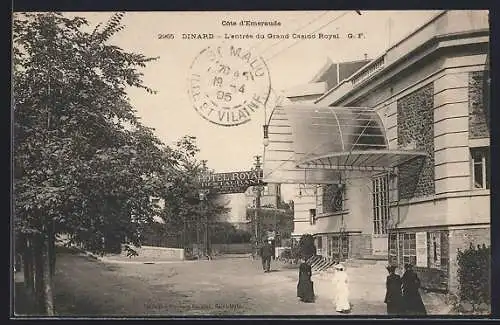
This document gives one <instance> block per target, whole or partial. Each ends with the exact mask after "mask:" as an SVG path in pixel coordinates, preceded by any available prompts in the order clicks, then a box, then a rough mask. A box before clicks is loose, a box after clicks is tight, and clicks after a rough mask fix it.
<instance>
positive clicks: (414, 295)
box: [401, 264, 427, 315]
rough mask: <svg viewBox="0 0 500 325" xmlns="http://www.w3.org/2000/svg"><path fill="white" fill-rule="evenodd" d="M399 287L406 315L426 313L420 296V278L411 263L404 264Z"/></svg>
mask: <svg viewBox="0 0 500 325" xmlns="http://www.w3.org/2000/svg"><path fill="white" fill-rule="evenodd" d="M401 288H402V293H403V299H402V301H403V308H404V312H405V314H407V315H426V314H427V311H426V310H425V306H424V302H423V301H422V297H420V292H418V289H419V288H420V279H419V278H418V276H417V274H416V273H415V272H414V271H413V266H412V265H411V264H406V265H405V273H404V274H403V277H402V278H401Z"/></svg>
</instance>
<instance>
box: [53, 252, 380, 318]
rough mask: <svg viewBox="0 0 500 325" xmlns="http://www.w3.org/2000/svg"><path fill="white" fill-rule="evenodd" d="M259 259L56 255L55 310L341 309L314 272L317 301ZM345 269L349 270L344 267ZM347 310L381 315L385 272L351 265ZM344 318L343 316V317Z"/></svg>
mask: <svg viewBox="0 0 500 325" xmlns="http://www.w3.org/2000/svg"><path fill="white" fill-rule="evenodd" d="M272 269H273V270H272V272H269V273H264V272H263V270H262V266H261V263H260V260H251V259H250V258H244V257H238V258H220V259H215V260H211V261H206V260H202V261H180V262H171V263H161V264H144V263H130V262H129V263H125V262H124V261H121V262H120V261H118V262H117V261H114V262H112V261H109V260H108V261H98V260H95V259H91V258H89V257H85V256H79V255H72V254H68V253H65V254H61V255H59V256H58V259H57V266H56V274H55V278H54V281H55V290H54V291H55V301H56V312H57V313H58V314H59V315H71V316H83V315H86V316H125V315H128V316H148V315H163V316H172V315H179V316H180V315H183V316H201V315H207V316H210V315H212V316H217V315H254V316H255V315H263V316H271V315H273V316H279V315H311V316H313V315H317V316H322V315H340V314H338V313H336V312H335V306H334V304H333V301H332V298H333V297H332V293H331V292H330V289H329V286H328V281H327V280H326V279H321V277H313V279H314V281H315V291H316V295H317V300H316V302H315V303H302V302H300V301H298V299H297V297H296V285H297V278H298V270H297V269H288V268H285V267H284V265H283V264H280V263H278V262H273V264H272ZM348 270H349V269H348ZM349 275H350V283H351V284H350V291H351V303H352V312H351V314H350V315H352V316H355V315H385V304H384V303H383V294H384V293H385V292H384V290H385V283H384V281H385V274H382V277H378V276H376V275H374V274H364V275H363V272H361V271H360V270H356V269H355V268H352V270H351V271H350V274H349ZM342 316H344V317H345V316H346V315H342Z"/></svg>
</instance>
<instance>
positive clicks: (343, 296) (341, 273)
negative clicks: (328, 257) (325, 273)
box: [333, 263, 351, 313]
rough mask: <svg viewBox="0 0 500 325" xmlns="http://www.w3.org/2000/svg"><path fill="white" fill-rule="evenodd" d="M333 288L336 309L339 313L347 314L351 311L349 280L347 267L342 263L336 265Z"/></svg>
mask: <svg viewBox="0 0 500 325" xmlns="http://www.w3.org/2000/svg"><path fill="white" fill-rule="evenodd" d="M333 287H334V290H335V308H336V311H337V312H339V313H347V312H349V311H350V310H351V304H350V303H349V278H348V277H347V272H346V271H345V266H344V265H343V264H341V263H339V264H337V265H335V275H334V276H333Z"/></svg>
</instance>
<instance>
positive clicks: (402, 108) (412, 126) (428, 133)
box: [397, 83, 434, 199]
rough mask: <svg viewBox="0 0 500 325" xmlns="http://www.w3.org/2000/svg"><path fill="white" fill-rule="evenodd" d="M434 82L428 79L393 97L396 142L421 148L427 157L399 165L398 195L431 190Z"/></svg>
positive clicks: (429, 193)
mask: <svg viewBox="0 0 500 325" xmlns="http://www.w3.org/2000/svg"><path fill="white" fill-rule="evenodd" d="M433 96H434V85H433V83H430V84H428V85H426V86H424V87H422V88H420V89H418V90H416V91H414V92H413V93H411V94H408V95H406V96H405V97H403V98H401V99H399V100H398V101H397V121H398V146H399V148H401V149H403V150H404V149H408V147H412V146H414V149H415V150H418V151H424V152H427V153H428V154H429V158H426V159H415V160H413V161H411V162H409V163H406V164H404V165H401V166H400V168H399V169H400V176H399V178H398V187H399V193H400V198H401V199H410V198H413V197H420V196H426V195H432V194H434V97H433Z"/></svg>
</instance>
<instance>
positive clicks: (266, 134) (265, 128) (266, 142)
mask: <svg viewBox="0 0 500 325" xmlns="http://www.w3.org/2000/svg"><path fill="white" fill-rule="evenodd" d="M280 98H281V97H280ZM280 105H281V100H279V101H278V103H277V104H276V105H275V106H274V107H273V110H272V111H271V114H270V115H269V118H267V116H266V110H265V109H264V123H265V124H264V125H263V126H262V128H263V131H264V140H263V141H262V143H263V144H264V147H267V146H268V145H269V123H270V122H271V118H272V117H273V114H274V111H275V109H276V107H278V106H280Z"/></svg>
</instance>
